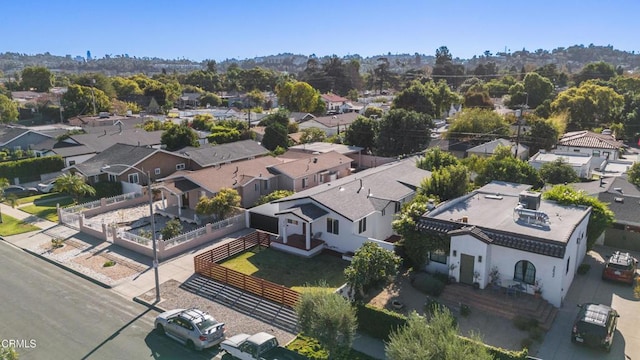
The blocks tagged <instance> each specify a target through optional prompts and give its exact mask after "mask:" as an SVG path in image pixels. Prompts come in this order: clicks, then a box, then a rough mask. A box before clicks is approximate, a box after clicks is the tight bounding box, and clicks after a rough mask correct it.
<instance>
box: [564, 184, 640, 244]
mask: <svg viewBox="0 0 640 360" xmlns="http://www.w3.org/2000/svg"><path fill="white" fill-rule="evenodd" d="M571 185H572V186H573V187H574V188H576V189H577V190H584V191H585V192H586V193H587V194H589V195H592V196H595V197H597V198H598V200H600V201H602V202H603V203H605V204H607V205H608V206H609V209H610V210H611V211H613V214H614V216H615V218H614V221H613V224H611V226H610V227H609V228H608V229H607V230H605V232H604V233H603V234H602V236H601V237H600V238H599V239H598V242H597V243H598V244H600V245H606V246H610V247H613V248H617V249H627V250H633V251H640V211H638V204H639V203H640V189H639V188H638V187H637V186H635V185H634V184H632V183H630V182H629V181H628V179H627V176H626V175H623V176H615V177H610V178H602V179H600V181H592V182H588V183H584V182H583V183H576V184H571Z"/></svg>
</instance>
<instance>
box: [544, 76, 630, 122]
mask: <svg viewBox="0 0 640 360" xmlns="http://www.w3.org/2000/svg"><path fill="white" fill-rule="evenodd" d="M623 106H624V97H623V96H622V95H619V94H617V93H616V92H615V91H614V90H613V89H612V88H610V87H607V86H601V85H596V84H595V83H593V82H591V81H587V82H584V83H582V84H581V85H580V87H577V88H576V87H572V88H569V89H567V90H565V91H563V92H561V93H560V94H558V97H557V98H556V99H555V100H554V101H553V102H552V103H551V109H552V110H553V111H554V112H556V113H557V112H566V113H567V114H568V116H569V123H568V124H567V130H569V131H575V130H583V129H593V128H596V127H599V126H601V125H602V124H608V123H610V122H611V120H612V119H617V118H618V117H619V116H620V113H621V111H622V109H623Z"/></svg>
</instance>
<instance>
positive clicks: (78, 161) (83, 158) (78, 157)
mask: <svg viewBox="0 0 640 360" xmlns="http://www.w3.org/2000/svg"><path fill="white" fill-rule="evenodd" d="M94 156H96V154H85V155H76V156H69V157H66V158H64V166H65V167H68V166H71V165H72V164H71V162H74V161H75V162H74V163H73V164H74V165H75V164H81V163H83V162H85V161H87V160H89V159H91V158H92V157H94Z"/></svg>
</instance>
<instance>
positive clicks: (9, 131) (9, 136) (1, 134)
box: [0, 127, 29, 145]
mask: <svg viewBox="0 0 640 360" xmlns="http://www.w3.org/2000/svg"><path fill="white" fill-rule="evenodd" d="M27 132H29V130H28V129H21V128H13V127H0V145H4V144H6V143H8V142H9V141H11V140H13V139H15V138H17V137H18V136H20V135H22V134H24V133H27Z"/></svg>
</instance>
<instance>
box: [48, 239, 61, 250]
mask: <svg viewBox="0 0 640 360" xmlns="http://www.w3.org/2000/svg"><path fill="white" fill-rule="evenodd" d="M51 246H52V247H53V248H54V249H57V248H61V247H62V246H64V239H60V238H53V239H51Z"/></svg>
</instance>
